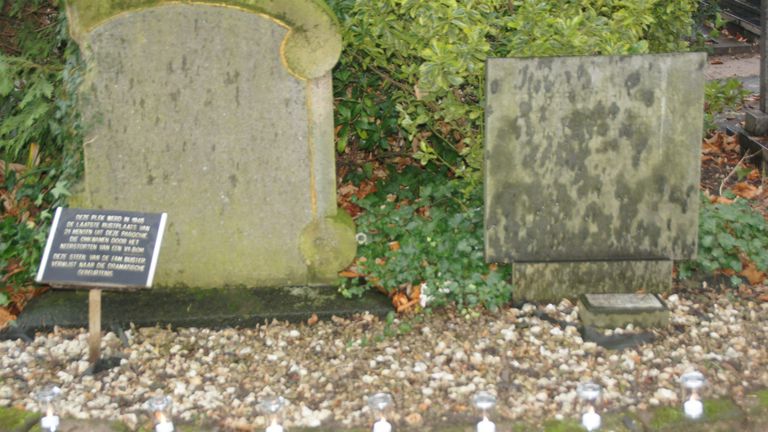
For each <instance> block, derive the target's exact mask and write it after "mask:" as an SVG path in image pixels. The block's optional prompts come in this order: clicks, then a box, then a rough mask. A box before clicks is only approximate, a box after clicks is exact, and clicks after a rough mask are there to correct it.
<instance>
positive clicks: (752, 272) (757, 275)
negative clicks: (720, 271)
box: [739, 258, 766, 285]
mask: <svg viewBox="0 0 768 432" xmlns="http://www.w3.org/2000/svg"><path fill="white" fill-rule="evenodd" d="M742 262H743V263H744V265H743V266H742V270H741V272H739V275H741V276H744V277H745V278H747V280H748V281H749V283H750V284H751V285H759V284H761V283H763V282H764V281H765V278H766V274H765V273H764V272H761V271H760V270H758V269H757V266H755V263H754V262H752V260H750V259H748V258H746V259H745V258H742Z"/></svg>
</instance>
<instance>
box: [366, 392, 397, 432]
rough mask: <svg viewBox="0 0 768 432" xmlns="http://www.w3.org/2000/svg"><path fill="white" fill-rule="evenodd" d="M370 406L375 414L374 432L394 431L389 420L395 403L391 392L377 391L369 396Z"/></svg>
mask: <svg viewBox="0 0 768 432" xmlns="http://www.w3.org/2000/svg"><path fill="white" fill-rule="evenodd" d="M368 406H369V407H370V408H371V414H372V415H373V429H372V431H373V432H392V425H391V424H390V423H389V421H387V417H391V415H392V410H394V407H395V403H394V401H393V400H392V395H391V394H389V393H376V394H374V395H371V396H369V397H368Z"/></svg>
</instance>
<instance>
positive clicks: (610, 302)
mask: <svg viewBox="0 0 768 432" xmlns="http://www.w3.org/2000/svg"><path fill="white" fill-rule="evenodd" d="M579 317H580V318H581V322H582V323H583V324H584V325H585V326H590V327H597V328H604V329H614V328H624V327H626V326H627V325H628V324H633V325H634V326H636V327H642V328H650V327H664V326H666V325H667V324H668V323H669V309H667V307H666V305H665V304H664V302H663V301H662V300H661V299H660V298H659V297H658V296H656V295H654V294H585V295H582V296H580V297H579Z"/></svg>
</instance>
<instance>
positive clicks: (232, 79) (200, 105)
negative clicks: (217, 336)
mask: <svg viewBox="0 0 768 432" xmlns="http://www.w3.org/2000/svg"><path fill="white" fill-rule="evenodd" d="M67 5H68V8H67V12H68V17H69V20H70V31H71V33H72V35H73V37H74V38H75V39H76V40H77V42H78V43H79V44H80V46H81V48H82V49H83V52H84V55H85V60H86V63H87V65H88V69H87V72H86V74H85V80H84V83H83V85H82V88H81V106H82V111H83V114H84V123H85V125H86V141H85V169H86V172H85V180H84V185H83V186H84V187H83V192H82V193H81V194H80V195H79V196H78V197H77V198H76V200H75V204H77V205H79V206H84V207H89V208H108V209H125V210H135V211H145V212H167V213H168V226H167V231H166V238H165V241H164V245H163V250H162V252H161V255H160V261H159V264H158V268H157V275H156V285H160V286H189V287H221V286H235V285H238V286H248V287H264V286H284V285H305V284H310V285H313V284H327V283H332V282H334V281H335V280H336V277H337V273H338V271H339V270H341V269H343V268H344V267H345V266H346V265H347V264H349V262H350V261H351V260H352V259H353V257H354V254H355V242H354V225H353V223H352V220H351V219H350V218H349V217H348V216H347V215H346V214H344V213H343V211H340V210H338V209H337V207H336V193H335V187H336V186H335V185H336V183H335V180H336V177H335V165H334V163H335V161H334V150H333V100H332V99H333V98H332V87H331V72H330V71H331V68H332V67H333V66H334V64H335V63H336V61H337V60H338V57H339V53H340V50H341V38H340V35H339V32H338V28H337V22H336V18H335V17H334V16H333V13H332V12H331V11H330V10H329V9H328V7H327V6H326V5H325V4H324V3H323V2H322V1H320V0H281V1H268V0H221V1H218V2H216V3H215V4H211V3H210V2H204V1H196V0H190V1H184V2H175V1H163V0H128V1H126V0H70V1H68V2H67Z"/></svg>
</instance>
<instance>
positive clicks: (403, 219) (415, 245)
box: [341, 168, 512, 309]
mask: <svg viewBox="0 0 768 432" xmlns="http://www.w3.org/2000/svg"><path fill="white" fill-rule="evenodd" d="M441 177H442V176H435V175H433V174H430V173H427V172H422V171H421V170H418V169H415V168H410V169H408V170H406V172H405V174H402V175H400V176H399V177H398V178H397V180H396V181H391V182H389V183H387V184H386V185H382V186H381V187H380V190H379V191H378V192H377V193H375V194H373V195H369V196H367V197H366V198H365V199H363V200H361V201H359V202H358V203H357V204H358V205H360V206H361V207H363V208H364V209H365V212H364V213H363V214H362V215H360V217H359V218H358V219H357V221H356V222H357V225H358V231H359V232H361V233H363V234H365V237H366V241H365V242H364V244H362V245H361V246H360V248H359V251H358V257H360V258H359V259H358V264H357V266H356V267H357V270H358V272H360V273H362V274H365V275H366V278H367V280H368V282H369V283H371V284H376V285H379V286H381V287H383V288H384V289H386V290H387V291H388V292H390V293H392V292H393V291H397V290H403V289H404V288H405V287H407V286H419V285H421V284H423V285H421V286H422V295H423V296H424V295H426V296H429V298H430V301H429V305H430V306H440V305H445V304H447V303H452V304H456V305H457V306H459V307H460V308H464V307H475V306H485V307H488V308H491V309H494V308H497V307H499V306H501V305H503V304H505V303H506V302H508V301H509V298H510V295H511V291H512V287H511V285H510V284H509V283H508V282H507V281H508V280H509V269H508V267H505V268H499V269H496V267H495V266H489V265H488V264H486V263H485V262H484V257H483V249H484V248H483V206H482V197H481V194H480V192H479V191H474V192H472V193H471V194H470V195H469V199H467V200H466V201H465V202H462V201H461V200H459V199H457V198H460V197H462V194H463V192H462V190H461V189H462V187H465V185H464V184H463V183H462V182H460V181H450V182H446V181H445V180H444V179H442V178H441ZM394 244H396V245H397V246H398V247H393V245H394ZM358 282H359V281H357V280H354V279H353V280H347V281H346V285H344V286H342V288H341V292H342V293H343V294H345V295H346V296H354V295H359V294H360V293H362V291H363V290H365V289H367V288H366V286H363V285H360V284H359V283H358Z"/></svg>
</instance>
